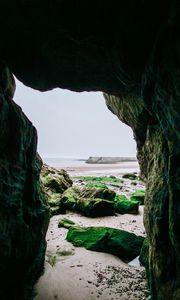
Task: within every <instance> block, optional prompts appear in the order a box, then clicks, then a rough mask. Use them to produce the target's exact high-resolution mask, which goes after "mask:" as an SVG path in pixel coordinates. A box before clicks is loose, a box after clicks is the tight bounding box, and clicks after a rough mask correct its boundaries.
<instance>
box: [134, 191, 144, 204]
mask: <svg viewBox="0 0 180 300" xmlns="http://www.w3.org/2000/svg"><path fill="white" fill-rule="evenodd" d="M144 198H145V190H137V191H136V192H134V193H132V195H131V200H132V201H138V202H139V204H144Z"/></svg>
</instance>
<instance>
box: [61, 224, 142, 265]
mask: <svg viewBox="0 0 180 300" xmlns="http://www.w3.org/2000/svg"><path fill="white" fill-rule="evenodd" d="M66 239H67V240H68V241H69V242H71V243H72V244H73V245H74V246H76V247H85V248H86V249H88V250H94V251H100V252H107V253H111V254H114V255H117V256H118V257H120V258H121V259H122V260H124V261H126V262H127V261H130V260H132V259H134V258H135V257H137V256H138V255H139V253H140V250H141V247H142V244H143V241H144V238H143V237H141V236H136V235H135V234H133V233H130V232H127V231H124V230H119V229H114V228H109V227H87V228H83V227H79V228H77V227H71V228H70V229H69V231H68V234H67V237H66Z"/></svg>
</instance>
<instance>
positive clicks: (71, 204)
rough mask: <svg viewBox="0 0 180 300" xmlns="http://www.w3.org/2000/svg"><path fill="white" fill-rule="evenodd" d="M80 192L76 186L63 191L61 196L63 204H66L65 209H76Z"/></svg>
mask: <svg viewBox="0 0 180 300" xmlns="http://www.w3.org/2000/svg"><path fill="white" fill-rule="evenodd" d="M79 193H80V190H79V189H78V188H75V187H70V188H68V189H67V190H66V191H65V192H64V193H63V195H62V198H61V204H62V205H63V206H64V208H65V209H73V210H75V209H76V204H77V199H78V197H79Z"/></svg>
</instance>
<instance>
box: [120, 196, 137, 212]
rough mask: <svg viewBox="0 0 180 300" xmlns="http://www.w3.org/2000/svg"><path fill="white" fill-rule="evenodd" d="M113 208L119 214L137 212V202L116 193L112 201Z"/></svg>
mask: <svg viewBox="0 0 180 300" xmlns="http://www.w3.org/2000/svg"><path fill="white" fill-rule="evenodd" d="M114 209H115V212H116V213H119V214H138V211H139V202H138V201H133V200H129V199H128V198H127V197H126V196H124V195H117V196H116V198H115V201H114Z"/></svg>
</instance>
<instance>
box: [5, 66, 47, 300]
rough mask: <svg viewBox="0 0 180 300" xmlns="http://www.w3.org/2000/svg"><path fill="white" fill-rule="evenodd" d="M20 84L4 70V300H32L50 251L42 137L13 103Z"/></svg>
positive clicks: (6, 69) (7, 70)
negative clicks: (42, 183) (42, 180)
mask: <svg viewBox="0 0 180 300" xmlns="http://www.w3.org/2000/svg"><path fill="white" fill-rule="evenodd" d="M14 91H15V81H14V78H13V76H12V74H11V73H10V71H9V69H8V68H7V66H5V64H4V63H1V66H0V277H1V282H0V299H7V300H17V299H18V300H25V299H28V300H29V299H31V297H32V290H33V286H34V284H35V282H36V280H37V279H38V277H39V276H40V274H41V272H42V270H43V265H44V255H45V250H46V242H45V234H46V230H47V227H48V222H49V212H48V209H47V206H46V200H45V196H44V194H43V192H42V190H41V186H40V183H39V173H40V170H41V165H42V162H41V159H40V158H39V157H38V156H37V153H36V147H37V132H36V129H35V128H34V126H33V125H32V123H31V122H30V121H29V120H28V119H27V117H26V116H25V115H24V113H23V112H22V110H21V108H20V107H19V106H18V105H16V104H15V103H14V102H13V100H12V97H13V94H14Z"/></svg>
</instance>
